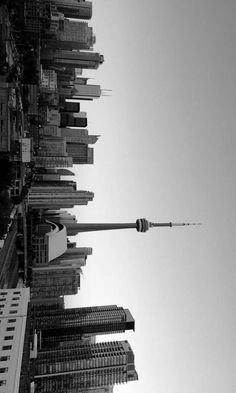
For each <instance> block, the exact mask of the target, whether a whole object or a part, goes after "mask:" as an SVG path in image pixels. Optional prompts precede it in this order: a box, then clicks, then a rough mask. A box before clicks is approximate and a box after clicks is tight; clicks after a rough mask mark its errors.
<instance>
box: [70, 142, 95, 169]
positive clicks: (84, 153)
mask: <svg viewBox="0 0 236 393" xmlns="http://www.w3.org/2000/svg"><path fill="white" fill-rule="evenodd" d="M66 151H67V153H68V155H69V156H70V157H72V158H73V163H74V164H80V165H81V164H93V163H94V156H93V148H92V147H88V145H85V144H82V143H67V144H66Z"/></svg>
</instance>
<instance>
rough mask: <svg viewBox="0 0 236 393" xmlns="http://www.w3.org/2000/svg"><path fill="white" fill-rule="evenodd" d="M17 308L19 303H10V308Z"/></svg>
mask: <svg viewBox="0 0 236 393" xmlns="http://www.w3.org/2000/svg"><path fill="white" fill-rule="evenodd" d="M17 306H19V303H12V304H11V307H17Z"/></svg>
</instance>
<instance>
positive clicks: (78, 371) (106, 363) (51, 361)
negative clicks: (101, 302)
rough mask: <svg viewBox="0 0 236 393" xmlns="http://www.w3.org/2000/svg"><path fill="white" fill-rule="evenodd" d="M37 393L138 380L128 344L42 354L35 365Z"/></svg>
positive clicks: (78, 347)
mask: <svg viewBox="0 0 236 393" xmlns="http://www.w3.org/2000/svg"><path fill="white" fill-rule="evenodd" d="M34 373H35V374H34V383H35V393H48V392H52V391H56V392H57V393H72V392H73V393H74V392H75V391H77V389H87V388H99V387H106V386H109V385H114V384H119V383H125V382H129V381H135V380H137V379H138V375H137V372H136V370H135V365H134V354H133V351H132V349H131V347H130V345H129V343H128V342H127V341H112V342H104V343H98V344H80V345H73V346H68V348H59V349H55V350H53V349H51V350H47V351H45V352H39V353H38V356H37V359H36V360H35V364H34Z"/></svg>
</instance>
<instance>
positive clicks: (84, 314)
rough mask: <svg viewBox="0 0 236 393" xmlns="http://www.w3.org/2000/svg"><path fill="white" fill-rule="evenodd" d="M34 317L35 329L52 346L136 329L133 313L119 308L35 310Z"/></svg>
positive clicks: (43, 340)
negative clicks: (61, 342) (82, 338)
mask: <svg viewBox="0 0 236 393" xmlns="http://www.w3.org/2000/svg"><path fill="white" fill-rule="evenodd" d="M32 318H33V324H34V327H35V329H38V330H40V331H41V341H42V342H43V343H44V344H47V343H48V345H49V344H51V346H53V345H54V344H56V343H58V342H60V340H62V339H63V340H66V341H73V340H74V339H77V340H78V339H81V337H82V336H83V335H88V334H89V335H91V334H92V335H97V334H112V333H123V332H125V331H126V330H134V326H135V323H134V318H133V317H132V315H131V313H130V311H129V310H128V309H124V308H123V307H118V306H116V305H110V306H97V307H83V308H70V309H58V310H51V309H45V310H44V309H42V310H40V311H38V310H35V312H34V313H33V316H32ZM73 337H74V338H73Z"/></svg>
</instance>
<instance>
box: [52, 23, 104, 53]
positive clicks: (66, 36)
mask: <svg viewBox="0 0 236 393" xmlns="http://www.w3.org/2000/svg"><path fill="white" fill-rule="evenodd" d="M61 22H62V23H60V28H59V30H58V31H57V32H56V33H55V37H53V38H51V39H50V38H49V39H47V40H46V45H47V48H52V49H65V50H75V49H77V50H78V49H91V48H92V47H93V44H94V43H95V41H96V39H95V36H94V34H93V29H92V27H89V26H88V23H85V22H79V21H71V20H69V19H64V20H63V21H61Z"/></svg>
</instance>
